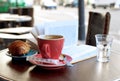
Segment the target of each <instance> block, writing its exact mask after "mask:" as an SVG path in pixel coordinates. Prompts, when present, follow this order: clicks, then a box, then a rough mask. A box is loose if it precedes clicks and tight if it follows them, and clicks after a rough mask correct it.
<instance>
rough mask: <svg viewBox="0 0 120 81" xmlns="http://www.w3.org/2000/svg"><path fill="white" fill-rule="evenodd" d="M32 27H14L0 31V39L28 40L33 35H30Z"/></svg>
mask: <svg viewBox="0 0 120 81" xmlns="http://www.w3.org/2000/svg"><path fill="white" fill-rule="evenodd" d="M32 28H33V27H16V28H3V29H0V38H3V39H30V38H33V35H32V34H31V33H30V31H31V30H32Z"/></svg>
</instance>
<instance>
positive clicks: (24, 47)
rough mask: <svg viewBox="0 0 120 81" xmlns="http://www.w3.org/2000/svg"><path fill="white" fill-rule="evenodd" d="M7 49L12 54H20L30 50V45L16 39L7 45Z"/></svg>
mask: <svg viewBox="0 0 120 81" xmlns="http://www.w3.org/2000/svg"><path fill="white" fill-rule="evenodd" d="M8 50H9V53H10V54H11V55H13V56H22V55H24V54H26V53H28V52H29V51H30V45H29V44H28V43H26V42H24V41H21V40H16V41H14V42H12V43H11V44H10V45H9V46H8Z"/></svg>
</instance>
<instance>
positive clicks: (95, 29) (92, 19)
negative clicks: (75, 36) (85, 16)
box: [86, 12, 111, 46]
mask: <svg viewBox="0 0 120 81" xmlns="http://www.w3.org/2000/svg"><path fill="white" fill-rule="evenodd" d="M110 18H111V15H110V13H109V12H106V14H102V13H99V12H89V23H88V31H87V36H86V44H87V45H92V46H96V41H95V34H108V33H109V25H110Z"/></svg>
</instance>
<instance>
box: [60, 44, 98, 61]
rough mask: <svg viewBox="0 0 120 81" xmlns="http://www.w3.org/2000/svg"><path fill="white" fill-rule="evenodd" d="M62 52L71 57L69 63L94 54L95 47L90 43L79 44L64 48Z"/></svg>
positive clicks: (95, 52) (95, 51)
mask: <svg viewBox="0 0 120 81" xmlns="http://www.w3.org/2000/svg"><path fill="white" fill-rule="evenodd" d="M62 53H63V54H67V55H69V56H71V57H72V61H71V63H76V62H79V61H82V60H85V59H88V58H91V57H94V56H96V54H97V49H96V47H94V46H90V45H79V46H71V47H67V48H64V49H63V51H62Z"/></svg>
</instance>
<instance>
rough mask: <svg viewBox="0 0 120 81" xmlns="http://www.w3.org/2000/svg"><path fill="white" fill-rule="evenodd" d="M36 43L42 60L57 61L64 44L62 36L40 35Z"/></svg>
mask: <svg viewBox="0 0 120 81" xmlns="http://www.w3.org/2000/svg"><path fill="white" fill-rule="evenodd" d="M37 41H38V46H39V50H40V54H41V55H42V58H45V59H59V57H60V54H61V52H62V48H63V44H64V37H63V36H62V35H40V36H38V38H37Z"/></svg>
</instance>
